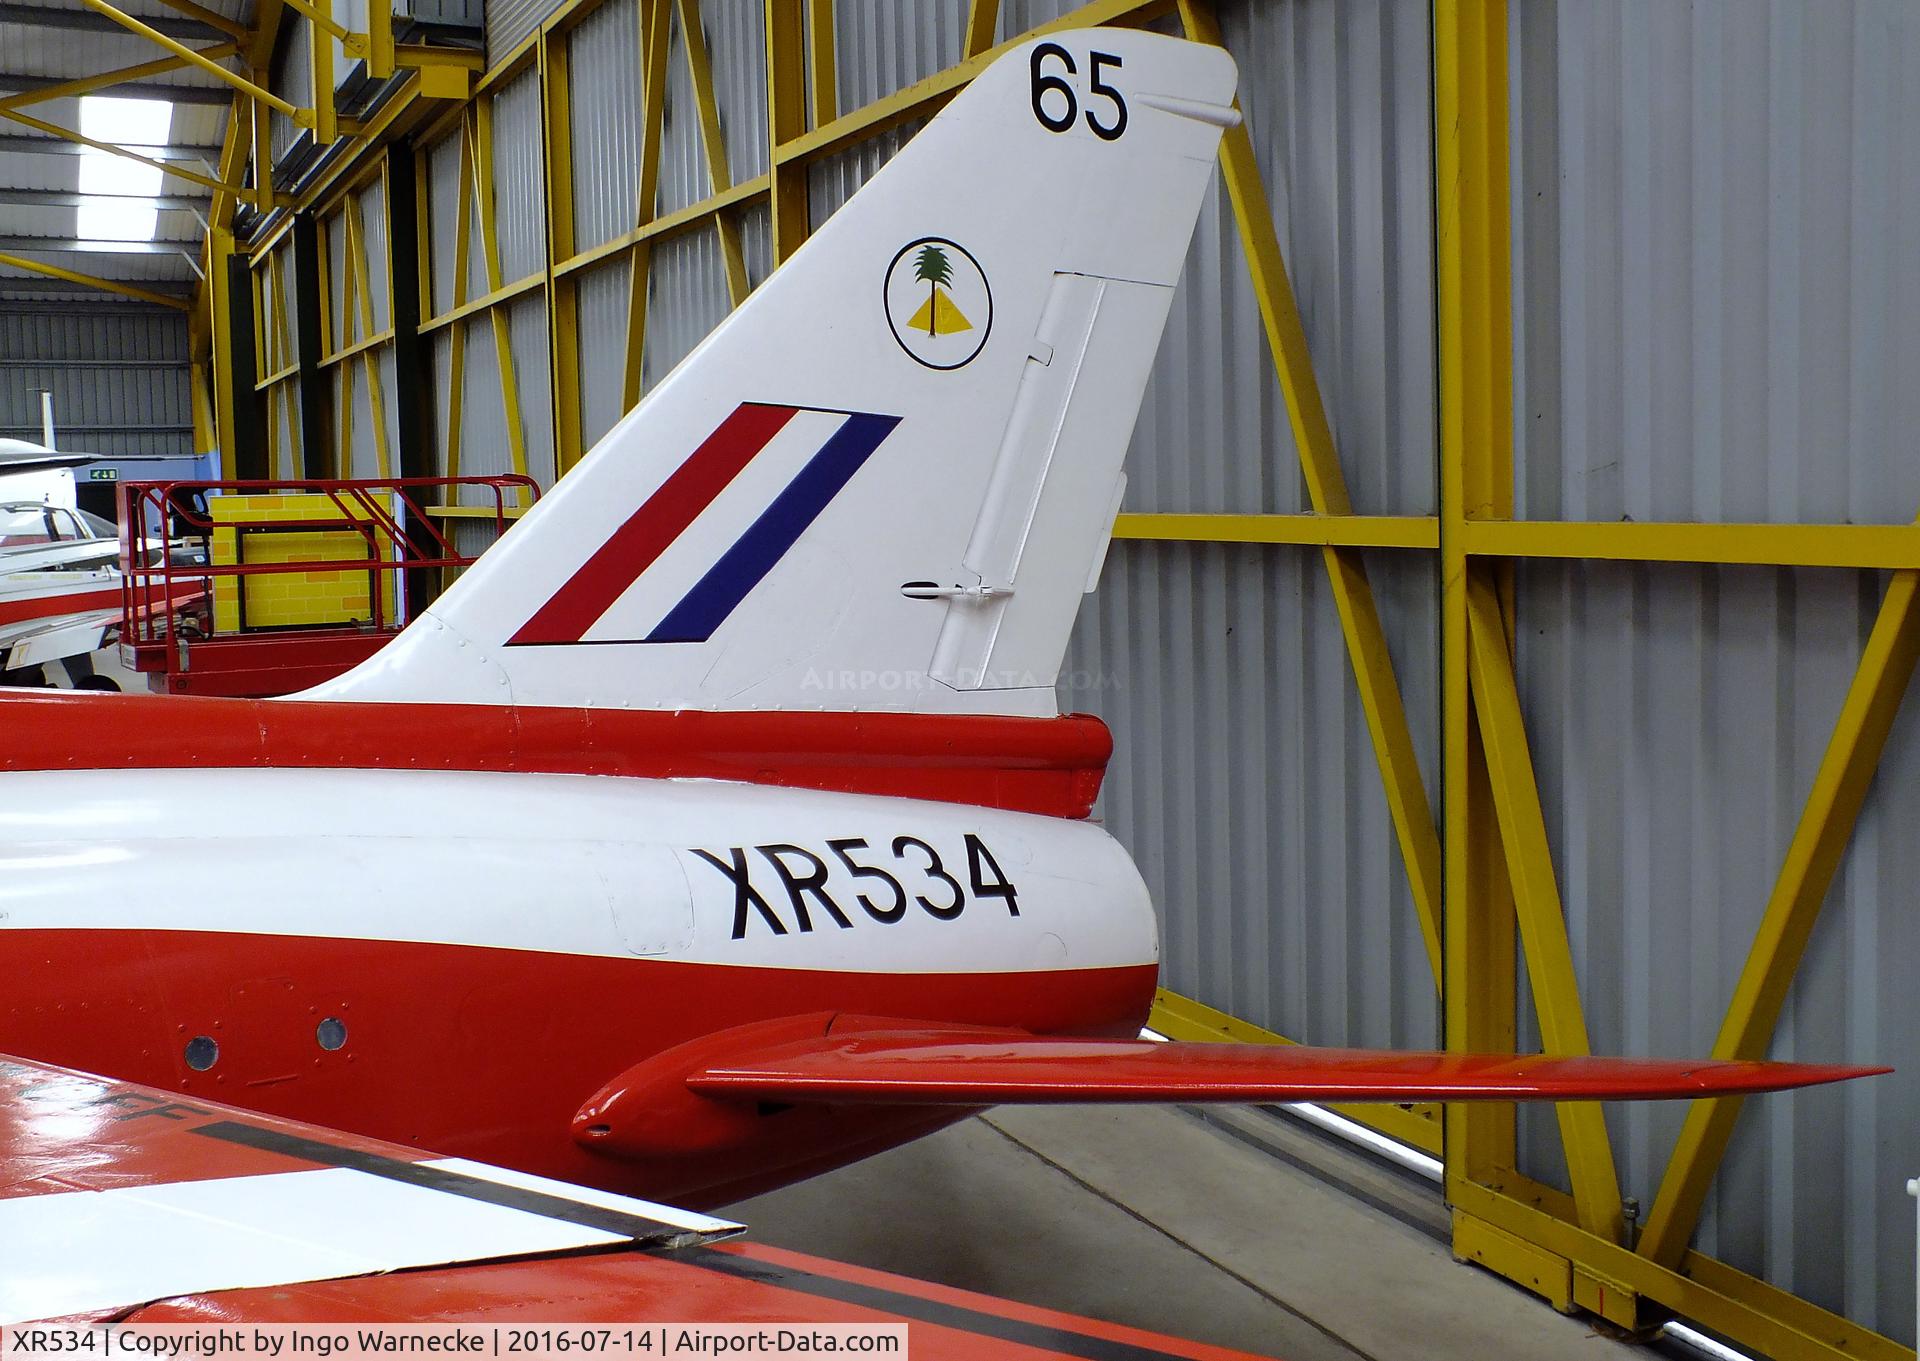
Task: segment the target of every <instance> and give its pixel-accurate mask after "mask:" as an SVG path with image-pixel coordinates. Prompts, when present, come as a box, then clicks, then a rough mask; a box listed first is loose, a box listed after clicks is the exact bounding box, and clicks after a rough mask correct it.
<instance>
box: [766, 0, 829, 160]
mask: <svg viewBox="0 0 1920 1361" xmlns="http://www.w3.org/2000/svg"><path fill="white" fill-rule="evenodd" d="M767 40H768V42H773V41H775V38H774V36H773V32H772V30H769V31H768V34H767ZM837 50H838V47H837V44H836V43H835V41H834V31H833V0H807V93H808V96H809V103H810V104H811V105H812V108H813V126H814V127H816V128H818V127H824V126H825V125H826V124H828V123H831V122H832V121H833V120H834V119H836V118H838V117H839V116H840V73H839V71H838V69H837V68H836V65H835V63H836V62H837V60H838V57H837V55H836V54H837ZM767 70H768V72H769V74H771V73H772V71H773V65H772V63H771V62H769V63H768V66H767Z"/></svg>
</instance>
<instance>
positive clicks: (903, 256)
mask: <svg viewBox="0 0 1920 1361" xmlns="http://www.w3.org/2000/svg"><path fill="white" fill-rule="evenodd" d="M886 301H887V325H888V326H890V327H892V328H893V338H894V339H895V340H897V341H899V342H900V348H901V349H903V350H905V351H906V352H907V353H908V354H909V355H911V356H913V358H914V359H915V360H917V361H918V362H920V363H922V364H925V365H926V366H927V367H928V368H930V369H957V368H959V367H961V366H962V365H963V364H966V363H968V362H970V361H971V360H972V359H973V357H974V356H975V355H977V354H979V353H980V350H981V348H982V347H983V346H985V345H986V343H987V331H988V330H989V328H991V327H992V325H993V291H992V290H991V289H990V288H988V287H987V276H986V273H985V272H984V271H983V270H982V269H981V268H980V262H979V261H978V260H976V259H974V258H973V256H971V255H970V254H968V253H967V250H966V248H965V247H964V246H961V245H958V244H956V243H955V242H952V241H949V240H947V239H946V238H945V237H942V236H923V237H921V238H920V239H919V240H917V241H909V242H907V244H906V245H904V246H902V247H901V248H900V252H899V254H897V255H895V256H894V257H893V263H892V264H890V265H888V266H887V282H886Z"/></svg>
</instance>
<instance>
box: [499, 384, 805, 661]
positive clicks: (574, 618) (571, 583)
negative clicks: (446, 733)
mask: <svg viewBox="0 0 1920 1361" xmlns="http://www.w3.org/2000/svg"><path fill="white" fill-rule="evenodd" d="M794 410H795V409H794V408H793V407H790V406H762V405H759V404H757V403H746V404H743V405H741V406H738V407H735V408H734V411H733V414H732V415H731V416H728V417H727V418H726V420H724V421H722V422H721V423H720V428H719V429H718V430H715V431H714V432H713V433H712V434H711V435H709V436H707V438H706V439H705V441H703V442H702V443H701V445H700V447H699V448H698V449H695V450H694V451H693V453H692V455H691V456H690V457H689V458H688V459H687V461H686V462H685V463H683V464H681V465H680V467H679V468H677V469H676V470H675V471H674V473H673V475H672V476H670V477H669V478H667V480H666V481H665V482H663V483H661V484H660V488H659V490H658V491H656V492H654V494H653V495H652V496H649V497H648V498H647V499H646V501H645V502H644V503H642V505H641V507H640V509H638V510H636V511H635V512H634V513H633V514H632V515H631V516H629V517H628V519H627V522H626V523H625V524H623V525H621V526H620V528H618V529H616V530H615V531H614V532H613V536H612V537H611V538H609V539H608V540H607V541H606V542H605V543H603V544H601V545H600V547H599V548H598V549H596V550H595V551H594V554H593V556H592V557H590V558H588V559H587V561H586V565H585V566H583V567H581V569H580V570H579V571H577V572H575V573H574V574H573V576H572V577H571V578H569V579H568V581H567V583H566V584H565V585H564V586H562V587H561V588H560V589H559V590H558V591H555V592H554V593H553V596H552V598H551V599H549V600H548V601H547V603H546V604H544V605H542V606H541V607H540V608H539V609H538V610H536V611H535V612H534V615H533V618H531V619H529V620H527V622H526V623H525V624H523V625H522V626H521V628H520V631H519V632H518V633H516V634H514V635H513V637H512V638H511V639H509V640H508V641H509V642H510V643H577V642H579V641H580V639H581V637H582V635H584V634H585V633H586V631H587V630H588V629H589V628H591V627H592V626H593V623H594V621H595V620H597V619H598V618H599V617H600V616H601V615H603V614H605V613H606V612H607V609H608V607H609V606H611V605H612V604H613V602H614V601H616V600H618V599H619V598H620V593H621V592H622V591H624V590H626V589H627V587H629V586H631V585H632V584H633V582H634V579H635V578H637V577H638V576H639V575H640V574H641V573H642V572H644V571H646V570H647V568H648V567H650V566H652V565H653V563H654V560H655V559H657V558H658V557H659V556H660V555H661V554H662V553H664V552H666V551H667V546H668V545H669V544H671V543H672V542H673V541H674V540H675V539H677V538H679V537H680V536H681V534H683V533H685V532H686V528H687V526H688V525H690V524H692V523H693V521H694V517H695V516H697V515H699V514H700V512H701V511H703V510H705V509H706V508H707V507H708V506H710V505H712V504H713V499H714V498H715V497H716V496H718V495H719V494H720V493H721V492H722V491H724V490H725V489H726V487H727V484H728V483H730V482H732V481H733V479H734V478H735V477H738V476H739V475H740V470H741V469H742V468H745V467H746V466H747V464H748V463H750V462H752V461H753V456H754V455H755V454H757V453H759V452H760V451H761V450H762V449H764V448H766V447H767V443H768V441H769V440H771V439H772V438H773V437H774V436H775V435H777V434H779V433H780V430H781V428H782V427H784V426H785V425H786V423H787V422H788V421H790V420H792V419H793V414H794Z"/></svg>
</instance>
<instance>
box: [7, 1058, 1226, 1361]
mask: <svg viewBox="0 0 1920 1361" xmlns="http://www.w3.org/2000/svg"><path fill="white" fill-rule="evenodd" d="M738 1231H739V1226H738V1225H736V1224H730V1223H727V1222H726V1221H724V1220H718V1219H710V1218H708V1217H707V1216H704V1215H696V1214H690V1213H687V1212H685V1211H681V1210H674V1209H671V1208H669V1207H666V1206H661V1205H655V1204H652V1203H650V1202H646V1201H637V1200H630V1199H627V1198H625V1197H621V1196H614V1195H608V1194H605V1193H603V1192H598V1191H588V1190H583V1189H582V1188H580V1187H577V1186H569V1185H566V1184H564V1183H559V1182H552V1181H546V1180H544V1179H542V1178H539V1177H529V1176H525V1175H522V1174H520V1173H515V1172H508V1171H504V1170H502V1169H500V1168H495V1167H488V1166H485V1165H484V1164H479V1163H470V1162H461V1161H458V1160H449V1159H439V1158H435V1157H433V1156H432V1155H431V1154H426V1153H422V1152H421V1151H420V1150H418V1149H410V1148H402V1147H397V1146H395V1145H392V1144H383V1143H380V1142H378V1141H375V1140H370V1139H360V1138H355V1137H351V1136H347V1135H343V1134H340V1133H338V1132H336V1131H333V1130H329V1129H324V1128H320V1127H317V1126H314V1125H308V1124H301V1123H298V1122H295V1121H289V1120H277V1119H269V1118H266V1117H263V1116H259V1115H255V1114H252V1113H251V1112H246V1111H240V1110H236V1109H233V1108H231V1107H226V1106H220V1105H216V1104H214V1103H212V1102H205V1101H183V1100H181V1099H179V1097H178V1095H177V1094H172V1093H167V1092H162V1091H158V1090H155V1089H153V1088H149V1087H141V1086H137V1085H135V1084H132V1083H123V1082H110V1081H107V1080H104V1079H101V1078H97V1077H93V1076H90V1075H88V1074H84V1073H77V1072H71V1071H68V1070H65V1069H60V1068H52V1067H48V1066H46V1065H43V1064H38V1063H29V1062H25V1061H22V1060H17V1059H9V1058H5V1057H0V1326H8V1325H16V1324H20V1323H28V1322H41V1321H45V1320H48V1319H54V1318H58V1319H60V1320H61V1321H63V1322H67V1323H74V1322H87V1321H93V1322H105V1321H108V1320H112V1321H113V1322H115V1323H119V1324H128V1325H141V1324H180V1323H195V1324H203V1325H211V1324H236V1323H255V1324H283V1323H309V1324H327V1325H334V1326H335V1331H345V1329H344V1328H341V1327H339V1325H356V1324H357V1325H362V1326H369V1325H370V1326H382V1325H392V1324H398V1323H406V1324H417V1323H460V1324H465V1325H469V1328H468V1331H469V1332H471V1331H472V1326H473V1325H477V1326H480V1327H486V1326H487V1325H490V1324H491V1325H498V1326H500V1327H502V1328H517V1329H522V1330H524V1329H526V1328H527V1327H528V1326H529V1325H530V1324H537V1325H539V1326H540V1327H541V1328H543V1329H544V1328H551V1327H553V1326H555V1325H567V1324H573V1325H583V1324H584V1325H594V1326H595V1327H596V1328H597V1329H605V1328H609V1327H611V1328H615V1329H618V1328H621V1327H622V1326H630V1325H634V1324H638V1323H656V1324H657V1323H661V1322H669V1323H673V1324H679V1325H688V1326H692V1327H699V1326H701V1325H714V1326H716V1327H718V1326H723V1325H739V1324H751V1325H754V1326H756V1327H758V1328H779V1327H781V1326H782V1325H790V1329H791V1331H793V1332H794V1333H796V1334H798V1335H800V1336H801V1337H802V1338H803V1339H804V1338H805V1337H806V1336H807V1335H809V1333H810V1330H813V1329H819V1328H822V1327H830V1326H833V1325H847V1324H858V1325H868V1326H881V1327H884V1326H887V1325H894V1326H903V1327H904V1328H905V1329H906V1331H907V1338H906V1345H905V1346H904V1347H903V1348H902V1349H901V1353H900V1354H903V1355H911V1356H913V1357H915V1358H916V1361H976V1359H982V1358H983V1359H984V1361H1047V1359H1048V1358H1062V1359H1063V1361H1064V1358H1070V1357H1076V1358H1085V1357H1113V1358H1119V1359H1120V1361H1252V1359H1250V1358H1248V1357H1247V1354H1245V1353H1242V1352H1237V1351H1229V1350H1226V1349H1223V1348H1218V1347H1209V1346H1205V1345H1202V1344H1199V1343H1194V1342H1183V1341H1179V1340H1177V1339H1174V1338H1170V1337H1163V1336H1160V1335H1158V1334H1154V1333H1148V1332H1143V1331H1141V1330H1139V1329H1136V1328H1127V1327H1121V1326H1119V1325H1116V1324H1109V1323H1100V1322H1096V1321H1094V1320H1092V1319H1085V1318H1078V1317H1075V1316H1073V1315H1070V1314H1063V1313H1058V1312H1056V1311H1053V1310H1049V1309H1040V1308H1036V1307H1033V1306H1031V1305H1025V1304H1015V1303H1013V1302H1012V1301H1009V1300H1000V1299H994V1298H992V1297H990V1296H986V1295H979V1294H974V1293H971V1292H969V1291H964V1290H954V1289H951V1288H949V1287H946V1286H939V1285H933V1284H930V1283H928V1282H925V1281H916V1280H911V1279H909V1278H907V1277H904V1276H896V1275H893V1274H891V1273H888V1272H882V1271H872V1270H868V1269H866V1268H863V1267H855V1266H849V1265H846V1264H844V1263H840V1262H833V1261H827V1260H825V1259H822V1258H818V1257H812V1256H808V1255H805V1254H802V1253H798V1252H790V1251H786V1250H784V1249H779V1248H771V1247H763V1246H760V1245H757V1244H746V1243H717V1242H715V1241H713V1240H715V1239H717V1238H719V1237H723V1236H725V1235H728V1234H732V1233H736V1232H738ZM356 1335H357V1334H356ZM598 1335H599V1334H598V1332H594V1333H592V1334H589V1335H588V1336H587V1342H588V1343H592V1342H593V1341H594V1339H595V1338H596V1337H598ZM601 1345H602V1346H604V1345H605V1344H604V1343H602V1344H601ZM585 1349H586V1350H597V1348H595V1347H593V1346H587V1347H586V1348H585ZM502 1350H504V1348H502ZM661 1350H662V1349H661V1348H660V1347H653V1346H649V1347H647V1348H645V1349H644V1350H642V1349H637V1348H636V1349H634V1350H633V1351H631V1352H630V1353H629V1354H632V1355H658V1354H660V1353H661ZM77 1354H80V1355H87V1356H91V1355H94V1354H95V1352H94V1351H93V1350H92V1349H90V1348H88V1349H85V1350H82V1351H80V1352H78V1353H77Z"/></svg>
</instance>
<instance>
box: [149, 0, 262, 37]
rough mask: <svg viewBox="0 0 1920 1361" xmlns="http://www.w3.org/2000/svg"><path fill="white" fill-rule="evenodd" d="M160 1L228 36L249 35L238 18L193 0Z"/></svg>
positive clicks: (169, 7)
mask: <svg viewBox="0 0 1920 1361" xmlns="http://www.w3.org/2000/svg"><path fill="white" fill-rule="evenodd" d="M160 3H161V4H163V5H165V6H166V7H167V8H168V9H171V10H178V11H179V12H180V13H182V14H184V15H187V16H188V17H189V18H193V19H198V20H199V21H200V22H201V23H203V24H205V25H206V26H207V27H208V28H217V29H219V30H220V31H221V32H222V33H225V34H227V35H229V36H230V37H234V38H241V39H245V38H247V37H250V36H251V33H250V31H249V30H248V28H247V26H246V25H245V24H243V23H241V22H240V21H239V20H237V19H229V18H228V17H227V16H226V15H224V14H221V13H218V12H217V11H214V10H210V9H208V8H207V7H206V6H205V5H196V4H195V3H194V2H193V0H160Z"/></svg>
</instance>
